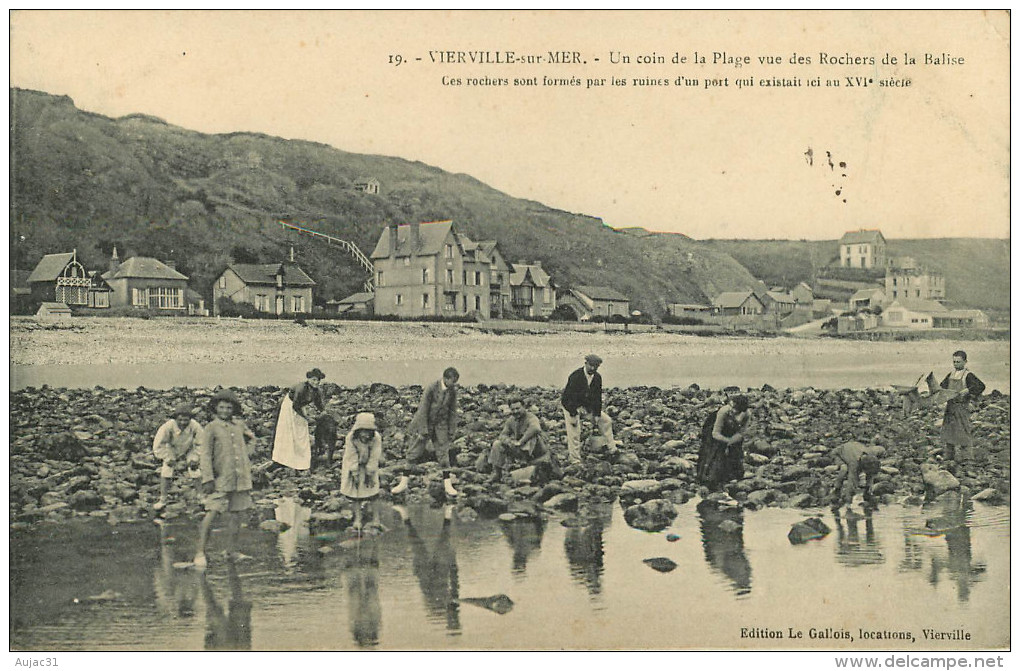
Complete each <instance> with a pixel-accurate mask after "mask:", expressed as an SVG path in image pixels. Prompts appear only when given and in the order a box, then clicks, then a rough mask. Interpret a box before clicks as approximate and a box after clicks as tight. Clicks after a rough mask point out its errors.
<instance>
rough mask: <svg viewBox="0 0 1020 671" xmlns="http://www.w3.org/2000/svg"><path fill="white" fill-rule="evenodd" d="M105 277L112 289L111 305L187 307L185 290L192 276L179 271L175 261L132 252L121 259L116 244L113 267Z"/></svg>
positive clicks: (178, 309)
mask: <svg viewBox="0 0 1020 671" xmlns="http://www.w3.org/2000/svg"><path fill="white" fill-rule="evenodd" d="M101 279H102V280H103V281H104V282H105V283H106V284H107V285H108V286H109V287H110V289H111V290H112V291H111V293H110V307H134V308H139V309H141V308H147V309H150V310H167V311H173V312H184V311H185V309H186V303H185V296H184V292H185V291H186V290H187V288H188V276H187V275H183V274H181V273H179V272H177V270H176V269H175V268H174V262H173V261H168V262H166V263H164V262H162V261H158V260H156V259H154V258H151V257H148V256H132V257H131V258H129V259H125V260H124V261H123V262H121V261H120V260H119V259H118V258H117V250H116V248H114V250H113V256H112V258H111V259H110V269H109V270H107V271H106V272H105V273H103V274H102V275H101Z"/></svg>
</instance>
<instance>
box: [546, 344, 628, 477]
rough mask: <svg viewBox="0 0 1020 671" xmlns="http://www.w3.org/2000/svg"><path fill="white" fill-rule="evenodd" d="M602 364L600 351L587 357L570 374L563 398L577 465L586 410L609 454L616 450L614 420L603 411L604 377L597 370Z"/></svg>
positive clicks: (569, 447) (573, 460) (570, 446)
mask: <svg viewBox="0 0 1020 671" xmlns="http://www.w3.org/2000/svg"><path fill="white" fill-rule="evenodd" d="M601 365H602V357H600V356H599V355H597V354H589V355H588V356H586V357H584V366H582V367H581V368H578V369H577V370H575V371H574V372H573V373H571V374H570V377H569V378H568V379H567V386H566V387H565V388H564V389H563V394H562V396H561V397H560V403H561V404H562V406H563V420H564V422H565V424H566V429H567V454H569V455H570V461H571V463H574V464H578V463H581V415H582V414H583V413H585V412H587V413H589V414H591V417H592V420H593V421H594V422H595V426H597V427H598V430H599V433H601V434H602V437H603V438H605V440H606V448H607V450H608V451H609V454H610V455H612V454H615V453H616V440H614V439H613V420H612V419H610V417H609V415H607V414H606V413H605V412H603V410H602V376H601V375H599V372H598V370H599V366H601Z"/></svg>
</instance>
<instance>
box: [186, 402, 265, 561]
mask: <svg viewBox="0 0 1020 671" xmlns="http://www.w3.org/2000/svg"><path fill="white" fill-rule="evenodd" d="M209 410H210V411H211V413H212V415H213V420H212V421H211V422H209V423H208V424H207V425H206V427H205V439H204V440H203V441H202V451H201V465H202V493H203V494H205V496H206V498H205V508H206V510H207V511H208V512H206V514H205V518H204V519H203V520H202V526H201V527H200V528H199V534H198V549H197V551H196V553H195V567H196V568H199V569H201V568H205V565H206V558H205V545H206V541H207V540H208V538H209V529H210V528H211V527H212V523H213V521H214V520H215V519H216V515H217V514H219V513H229V517H228V541H227V544H228V547H229V552H230V554H231V555H236V552H235V550H236V547H237V536H238V534H239V533H240V530H241V513H242V512H243V511H245V510H249V509H250V508H251V507H252V505H253V503H252V500H251V462H250V461H249V457H250V456H251V455H250V451H251V448H250V447H249V446H248V443H247V442H246V440H245V439H248V440H254V439H255V434H254V433H252V432H251V431H250V430H249V429H248V427H247V426H245V424H244V421H243V420H241V418H240V414H241V403H240V401H238V400H237V396H236V395H235V394H234V392H232V391H230V390H229V389H221V390H220V391H218V392H216V394H215V395H213V397H212V400H210V402H209Z"/></svg>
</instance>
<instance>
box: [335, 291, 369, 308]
mask: <svg viewBox="0 0 1020 671" xmlns="http://www.w3.org/2000/svg"><path fill="white" fill-rule="evenodd" d="M373 298H375V295H374V294H373V293H372V292H370V291H361V292H359V293H356V294H351V295H350V296H348V297H347V298H344V299H342V300H339V301H329V303H330V304H331V305H356V304H358V303H367V302H369V301H370V300H372V299H373Z"/></svg>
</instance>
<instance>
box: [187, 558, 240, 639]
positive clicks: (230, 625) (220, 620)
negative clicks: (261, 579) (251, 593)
mask: <svg viewBox="0 0 1020 671" xmlns="http://www.w3.org/2000/svg"><path fill="white" fill-rule="evenodd" d="M200 580H201V583H202V595H203V596H204V598H205V649H206V650H251V602H250V601H246V600H245V598H244V593H243V591H242V589H241V579H240V577H238V575H237V566H236V565H235V564H234V562H233V561H232V560H228V562H227V582H228V583H229V585H230V602H229V604H228V611H227V612H226V613H224V612H223V608H222V607H220V605H219V603H217V601H216V595H215V594H214V593H213V590H212V587H210V586H209V579H208V576H207V574H206V573H205V572H204V571H203V572H202V574H201V577H200Z"/></svg>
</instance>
